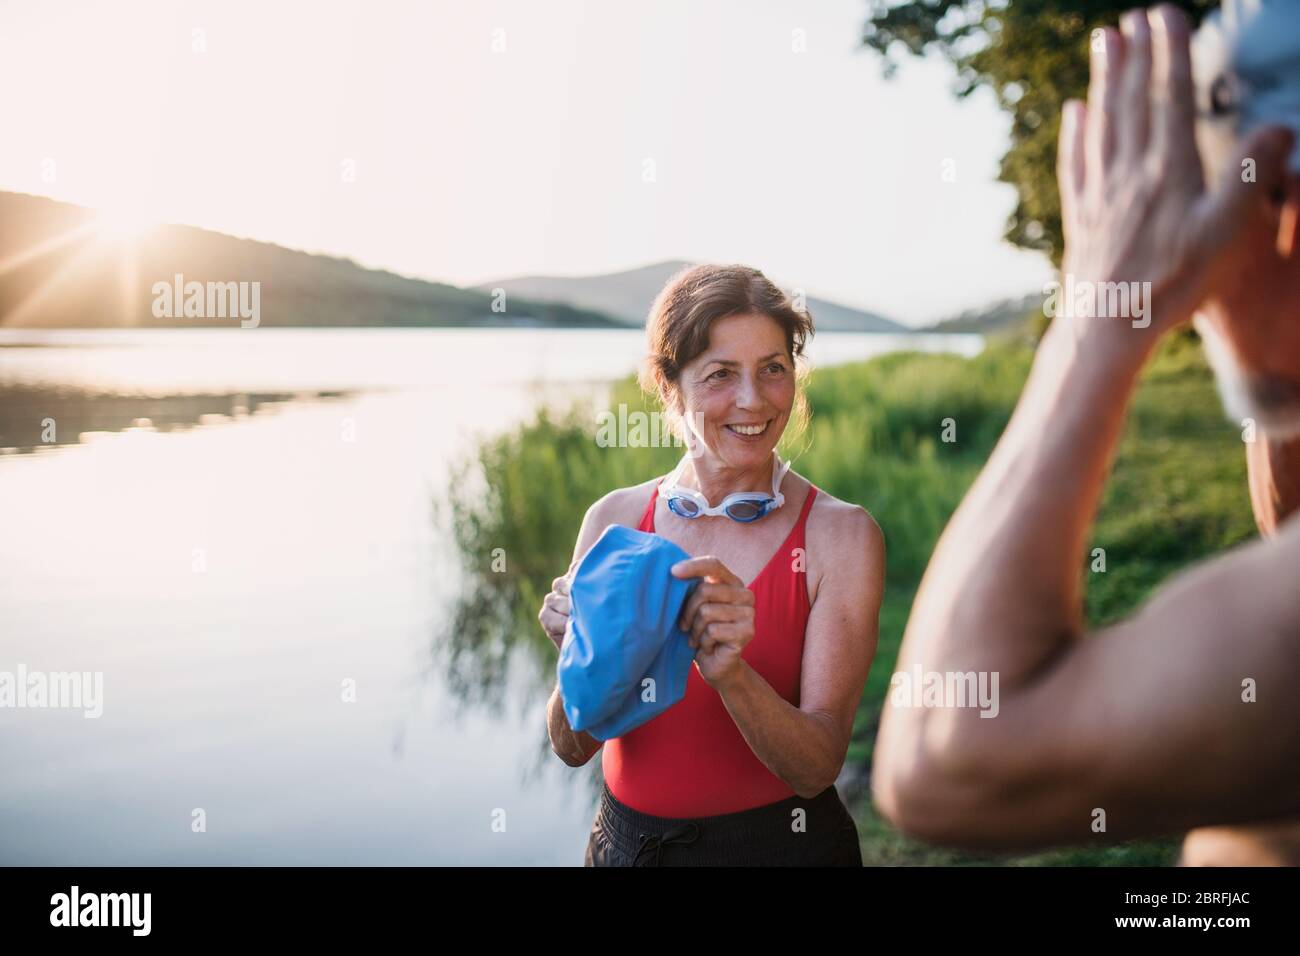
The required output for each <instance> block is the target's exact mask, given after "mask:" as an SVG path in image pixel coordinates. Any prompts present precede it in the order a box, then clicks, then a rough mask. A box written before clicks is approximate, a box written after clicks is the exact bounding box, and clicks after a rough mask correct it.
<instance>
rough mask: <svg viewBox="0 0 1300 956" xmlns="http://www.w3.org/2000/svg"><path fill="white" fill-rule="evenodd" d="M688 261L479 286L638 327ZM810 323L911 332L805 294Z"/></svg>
mask: <svg viewBox="0 0 1300 956" xmlns="http://www.w3.org/2000/svg"><path fill="white" fill-rule="evenodd" d="M691 264H692V263H689V262H683V261H681V260H676V259H670V260H668V261H665V262H656V263H654V264H652V265H648V266H641V267H640V268H639V269H628V270H627V271H625V272H609V273H605V274H603V275H592V276H515V277H513V278H507V279H497V280H496V281H494V282H484V283H481V284H479V285H477V286H475V287H474V288H476V289H479V290H481V291H485V292H486V291H488V290H491V289H505V290H506V297H507V299H509V298H511V297H512V296H515V295H519V296H524V297H527V298H529V299H534V300H539V301H542V302H567V303H569V304H571V305H574V306H577V307H579V308H584V309H593V310H595V311H598V312H603V313H605V314H607V315H611V316H613V317H614V318H616V319H618V320H620V321H621V322H623V323H625V324H627V325H630V326H637V327H639V326H642V325H644V324H645V320H646V316H647V314H648V313H649V311H650V306H651V304H652V303H653V302H654V300H655V296H657V295H658V294H659V290H661V289H662V288H663V287H664V284H665V283H667V281H668V280H669V279H670V278H671V277H672V276H673V275H674V274H676V273H677V272H679V271H681V270H682V269H684V268H686V267H687V266H689V265H691ZM807 302H808V310H809V311H810V312H812V316H813V322H814V323H815V324H816V327H817V328H818V329H819V330H822V331H829V332H911V331H913V330H912V329H909V328H907V327H906V326H903V325H899V324H898V323H897V322H893V321H891V320H889V319H886V318H885V317H884V316H881V315H876V314H874V313H872V312H864V311H862V310H861V309H853V308H850V307H848V306H845V305H840V304H838V303H835V302H828V301H827V300H825V299H818V298H814V297H812V296H809V297H808V300H807Z"/></svg>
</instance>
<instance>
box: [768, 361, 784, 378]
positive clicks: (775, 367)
mask: <svg viewBox="0 0 1300 956" xmlns="http://www.w3.org/2000/svg"><path fill="white" fill-rule="evenodd" d="M767 370H768V371H769V372H771V373H772V374H773V375H780V374H782V373H783V372H784V371H785V366H784V365H782V364H781V363H780V362H773V363H772V364H771V365H769V366H768V367H767Z"/></svg>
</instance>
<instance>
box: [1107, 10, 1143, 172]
mask: <svg viewBox="0 0 1300 956" xmlns="http://www.w3.org/2000/svg"><path fill="white" fill-rule="evenodd" d="M1119 25H1120V32H1121V33H1123V35H1124V78H1123V81H1122V83H1123V86H1122V93H1121V95H1120V100H1119V103H1118V104H1117V106H1116V109H1117V110H1118V114H1117V115H1116V117H1115V127H1116V134H1117V136H1118V137H1119V142H1118V143H1117V144H1116V150H1117V151H1118V152H1121V153H1124V154H1125V155H1127V156H1141V155H1142V154H1143V153H1145V152H1146V148H1147V137H1148V135H1149V132H1150V121H1151V27H1150V25H1149V23H1148V22H1147V14H1146V11H1145V10H1130V11H1128V12H1127V13H1125V14H1124V15H1123V16H1122V17H1120V20H1119Z"/></svg>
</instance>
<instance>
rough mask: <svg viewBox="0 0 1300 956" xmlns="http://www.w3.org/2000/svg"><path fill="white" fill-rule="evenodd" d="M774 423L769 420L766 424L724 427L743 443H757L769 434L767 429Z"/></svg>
mask: <svg viewBox="0 0 1300 956" xmlns="http://www.w3.org/2000/svg"><path fill="white" fill-rule="evenodd" d="M773 421H774V419H771V418H769V419H768V420H767V421H765V422H754V423H743V422H732V423H731V424H728V425H723V426H722V427H723V428H725V429H726V430H727V431H729V432H731V433H732V434H733V435H735V436H736V437H737V438H739V439H740V440H741V441H745V442H757V441H758V440H759V439H760V438H762V437H763V435H764V434H766V433H767V427H768V426H769V425H771V424H772V422H773Z"/></svg>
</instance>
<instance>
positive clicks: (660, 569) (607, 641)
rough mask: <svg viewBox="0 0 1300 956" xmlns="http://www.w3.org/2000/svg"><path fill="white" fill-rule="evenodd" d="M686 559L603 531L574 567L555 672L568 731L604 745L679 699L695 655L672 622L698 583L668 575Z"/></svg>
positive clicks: (627, 533) (637, 538) (669, 546)
mask: <svg viewBox="0 0 1300 956" xmlns="http://www.w3.org/2000/svg"><path fill="white" fill-rule="evenodd" d="M689 557H690V555H689V554H687V553H686V552H685V551H683V550H682V549H681V548H679V547H678V546H677V545H675V544H673V543H672V542H671V541H669V540H667V539H666V538H661V537H659V536H658V535H656V534H647V533H646V532H644V531H635V530H633V529H632V528H625V527H623V526H621V525H610V526H609V527H608V528H606V529H605V531H604V532H603V533H602V534H601V536H600V539H599V540H598V541H597V542H596V543H595V544H594V545H592V547H591V550H590V551H588V552H587V553H586V554H585V555H584V556H583V558H582V560H581V561H580V562H579V563H578V567H577V570H576V571H575V572H574V574H573V580H572V583H571V584H570V587H569V601H570V609H569V623H568V626H567V627H566V629H565V633H564V643H563V644H562V645H561V647H560V660H559V663H558V664H557V665H556V670H557V673H558V676H559V682H560V696H561V697H562V698H563V700H564V714H565V716H566V717H568V719H569V726H570V727H572V728H573V729H574V730H585V731H586V732H587V733H589V734H591V736H593V737H595V738H596V739H597V740H611V739H613V738H614V737H619V736H621V735H623V734H625V733H627V732H628V731H629V730H632V729H633V728H634V727H639V726H640V725H641V724H644V723H645V722H646V721H648V720H650V719H651V718H653V717H657V716H658V715H659V714H661V713H663V712H664V711H665V710H667V709H668V708H669V707H671V706H672V705H673V704H675V703H677V702H678V701H679V700H681V699H682V698H683V697H684V696H685V695H686V679H687V677H688V676H689V675H690V669H691V662H692V661H694V660H695V651H694V650H693V649H692V648H691V646H690V644H689V643H688V641H689V636H688V635H687V634H686V632H684V631H683V630H682V629H681V628H679V627H678V626H677V618H678V615H680V614H681V611H682V606H683V605H684V604H685V603H686V598H687V597H688V596H689V595H690V593H691V591H693V590H694V589H695V587H696V585H697V584H698V583H699V581H698V579H695V578H691V579H682V578H675V577H673V576H672V573H671V570H670V569H671V568H672V566H673V565H674V564H676V563H677V562H678V561H685V560H686V559H687V558H689Z"/></svg>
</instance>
